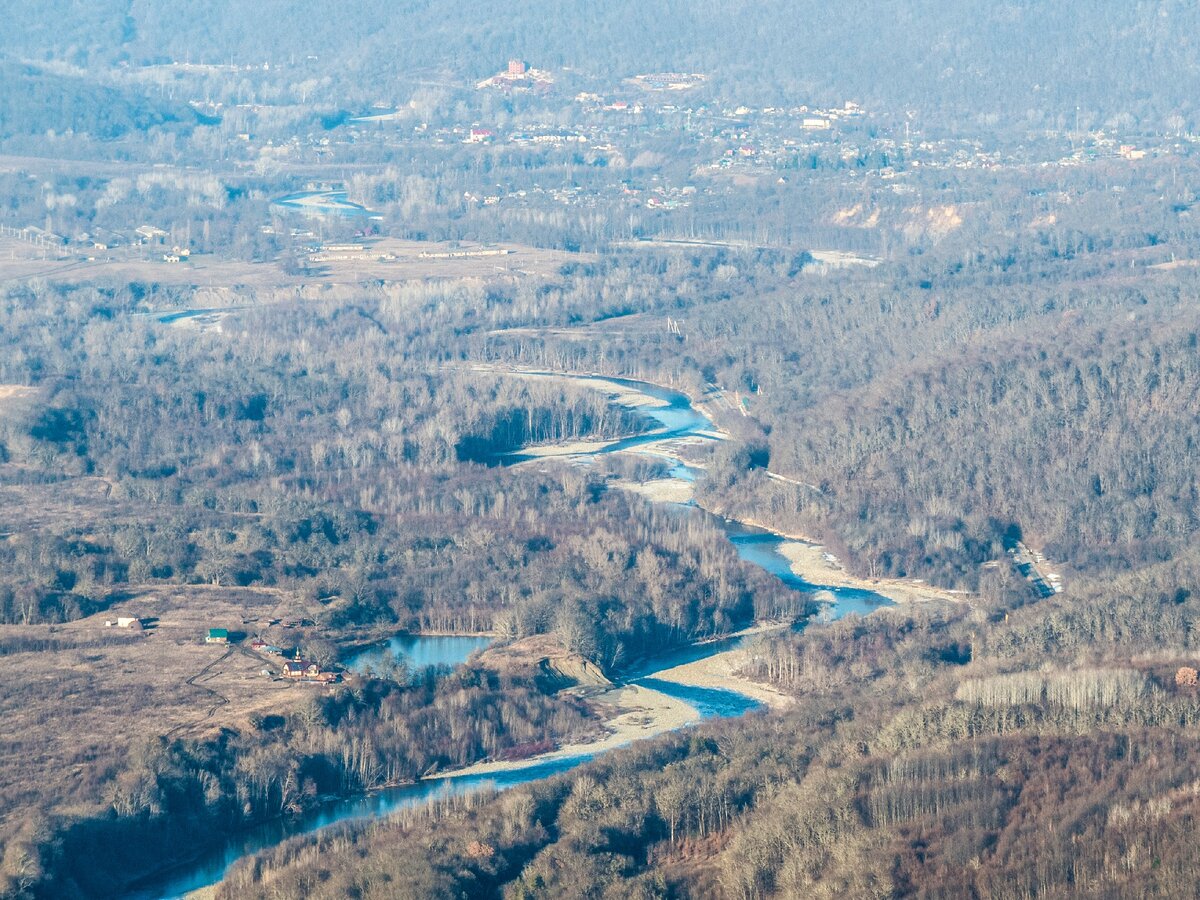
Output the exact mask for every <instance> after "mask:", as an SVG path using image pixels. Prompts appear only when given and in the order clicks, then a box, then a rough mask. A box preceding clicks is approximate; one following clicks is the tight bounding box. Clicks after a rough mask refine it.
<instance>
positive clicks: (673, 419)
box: [130, 373, 891, 900]
mask: <svg viewBox="0 0 1200 900" xmlns="http://www.w3.org/2000/svg"><path fill="white" fill-rule="evenodd" d="M523 374H524V375H525V376H526V377H537V375H538V374H539V373H523ZM540 374H544V375H545V376H547V377H561V376H558V375H557V374H556V373H540ZM572 378H573V379H574V380H578V381H584V382H591V383H592V386H594V387H596V388H598V389H606V388H609V387H611V388H612V390H613V392H614V394H616V395H620V394H622V393H624V394H625V395H627V396H629V395H633V396H636V395H639V394H640V395H642V398H641V400H642V402H640V403H638V405H637V407H636V408H637V409H638V410H639V411H641V412H643V413H645V414H646V415H648V416H650V417H651V418H652V419H654V420H655V421H656V422H657V423H658V424H659V427H658V428H656V429H655V430H654V431H651V432H648V433H646V434H640V435H637V436H634V437H629V438H625V439H623V440H618V441H614V442H613V443H610V444H608V445H605V446H603V447H600V448H598V449H592V450H589V451H586V452H581V453H572V454H570V458H571V459H572V460H573V461H576V462H580V463H582V464H586V463H587V462H588V461H589V458H595V457H597V456H600V455H603V454H608V453H620V452H625V451H635V450H636V451H639V452H644V453H651V454H654V453H656V452H657V450H658V448H657V447H651V446H650V445H662V444H664V443H669V442H671V441H681V440H688V441H695V440H718V439H719V438H720V435H719V432H717V431H716V427H715V425H714V423H713V422H712V421H711V420H710V419H708V418H707V417H706V416H705V415H704V414H703V413H701V412H700V411H699V410H697V409H696V408H695V407H694V406H693V405H692V403H691V401H690V400H689V399H688V398H687V396H686V395H684V394H682V393H679V392H678V391H673V390H670V389H668V388H664V387H660V386H658V385H654V384H650V383H647V382H641V381H633V380H630V379H620V378H603V377H599V376H572ZM645 398H651V400H652V402H654V403H656V404H657V405H645V402H646V401H645ZM614 402H618V401H617V400H614ZM623 405H624V404H623ZM630 405H631V406H632V404H630ZM660 455H662V454H660ZM533 458H535V457H534V456H533V455H523V454H513V455H510V456H509V457H507V458H506V459H505V460H503V464H515V463H519V462H523V461H527V460H529V459H533ZM668 458H669V457H668ZM670 462H671V467H670V471H669V474H668V477H669V478H671V479H675V480H679V481H683V482H691V481H695V479H696V478H697V476H698V474H699V472H698V470H696V469H694V468H692V467H690V466H688V465H686V464H684V463H682V462H679V461H677V460H674V459H670ZM674 505H676V506H681V507H682V506H691V505H693V504H691V503H690V502H688V503H679V504H674ZM703 514H704V515H709V516H712V519H713V521H714V522H715V523H716V524H718V525H719V526H720V527H721V528H722V530H724V532H725V534H726V535H727V536H728V537H729V540H730V541H731V542H732V543H733V545H734V547H735V548H736V549H737V552H738V555H739V556H740V557H741V558H742V559H744V560H746V561H747V562H749V563H752V564H754V565H757V566H760V567H761V568H763V569H765V570H766V571H767V572H770V573H771V574H772V575H775V576H776V577H778V578H779V579H780V580H781V581H783V582H784V583H786V584H787V585H789V586H790V587H794V588H796V589H798V590H806V591H822V592H825V591H828V594H823V596H826V597H827V598H831V602H830V603H829V605H828V607H827V610H826V615H827V616H828V617H833V618H836V617H839V616H842V615H845V614H847V613H851V612H854V613H859V614H865V613H868V612H870V611H871V610H873V609H878V608H879V607H880V606H885V605H889V604H890V603H891V601H890V600H888V599H887V598H885V597H883V596H881V595H879V594H876V593H873V592H871V591H867V590H860V589H855V588H842V587H827V586H824V585H819V584H812V583H809V582H806V581H804V580H803V579H801V578H800V577H798V576H797V575H796V574H794V573H793V571H792V568H791V566H790V565H789V563H788V561H787V559H786V558H785V557H784V556H783V555H782V554H781V553H780V547H781V546H782V545H783V544H784V542H785V541H787V540H790V539H788V538H785V537H783V536H782V535H778V534H775V533H774V532H770V531H767V530H764V529H761V528H754V527H751V526H748V525H745V524H742V523H739V522H734V521H731V520H728V519H724V518H722V517H720V516H715V515H712V514H711V513H706V512H705V513H703ZM742 640H744V639H743V638H738V637H734V638H728V639H725V640H720V641H712V642H708V643H704V644H697V645H693V646H691V647H684V648H680V649H677V650H675V651H673V652H671V653H668V654H664V655H663V656H660V657H656V658H654V659H652V660H648V661H647V662H646V663H644V664H643V665H642V666H640V667H638V668H637V669H636V670H635V671H633V672H631V673H628V674H627V677H626V679H625V683H627V684H635V685H638V686H640V687H642V688H646V689H649V690H652V691H657V692H659V693H662V694H666V695H668V696H670V697H673V698H675V699H677V700H682V701H683V702H685V703H687V704H688V705H690V706H691V707H692V708H694V709H695V710H696V712H697V713H698V714H699V718H701V719H707V718H724V717H730V716H739V715H742V714H743V713H746V712H749V711H750V710H753V709H756V708H758V707H759V705H760V704H759V703H758V701H756V700H754V699H751V698H750V697H747V696H745V695H743V694H740V693H737V692H735V691H731V690H722V689H717V688H708V687H696V686H693V685H687V684H681V683H678V682H675V681H672V680H670V678H659V677H656V676H657V675H659V674H660V673H664V672H666V671H667V670H669V669H672V668H674V667H676V666H679V665H682V664H684V663H688V662H693V661H695V660H698V659H704V658H707V657H709V656H713V655H715V654H717V653H721V652H724V651H727V650H731V649H734V648H736V647H737V646H738V645H739V644H740V643H741V642H742ZM488 642H489V639H488V638H486V637H477V636H465V637H423V636H416V635H399V636H397V637H395V638H393V639H392V640H391V641H390V642H389V643H388V644H385V645H381V646H378V647H374V648H370V649H368V650H366V651H363V652H361V653H359V654H357V655H356V656H355V657H353V658H352V659H351V660H349V661H348V662H349V663H350V666H351V668H354V669H356V670H359V671H361V670H363V669H365V668H367V667H370V666H375V667H379V666H382V665H385V664H387V663H388V662H389V661H390V660H392V659H398V658H403V659H404V660H405V661H406V662H407V663H408V664H409V665H410V666H412V667H414V668H421V667H423V666H425V665H436V664H450V665H454V664H459V663H462V662H464V661H466V659H467V657H468V656H470V654H471V653H473V652H475V651H476V650H479V649H482V648H483V647H484V646H486V645H487V643H488ZM594 755H595V754H593V753H578V754H574V755H569V756H566V757H557V758H553V759H549V760H545V761H538V760H532V761H530V763H529V764H528V765H525V766H524V767H518V768H514V769H512V770H509V771H490V772H487V773H484V774H464V775H458V776H456V775H445V776H439V777H433V778H427V779H425V780H423V781H421V782H419V783H417V784H411V785H402V786H400V787H394V788H388V789H385V790H381V791H377V792H374V793H371V794H368V795H366V796H360V797H354V798H350V799H339V800H332V801H330V802H329V803H327V804H325V805H323V806H321V807H318V808H317V809H314V810H310V811H309V812H308V813H306V814H304V815H302V816H299V817H296V818H292V819H288V820H274V821H271V822H267V823H265V824H263V825H260V826H257V827H254V828H249V829H246V830H244V831H241V832H238V833H235V834H231V835H229V837H228V839H227V841H226V842H225V844H224V845H223V846H221V847H218V848H215V849H213V850H212V851H210V852H208V853H206V854H204V855H203V856H201V857H199V858H197V859H195V860H193V861H192V862H191V863H188V864H187V865H185V866H181V867H180V868H178V869H176V870H174V871H173V872H169V873H167V874H165V875H163V876H160V877H157V878H155V879H154V880H153V881H150V880H147V881H146V882H144V886H143V887H142V888H141V889H139V890H137V891H135V892H134V893H132V894H130V896H132V897H136V898H138V900H157V898H163V897H180V896H183V895H185V894H188V893H190V892H192V891H195V890H199V889H201V888H205V887H208V886H210V885H213V884H216V883H217V882H219V881H220V880H221V879H222V878H223V877H224V876H225V873H226V871H228V869H229V867H230V866H231V865H233V863H235V862H237V861H238V860H239V859H241V858H242V857H244V856H246V855H249V854H253V853H257V852H260V851H262V850H266V849H269V848H271V847H273V846H275V845H276V844H279V843H281V842H283V841H284V840H286V839H287V838H289V837H293V836H295V835H300V834H307V833H310V832H313V831H317V830H319V829H321V828H326V827H329V826H331V825H336V824H338V823H342V822H348V821H352V820H361V819H369V818H375V817H379V816H386V815H387V814H389V813H391V812H393V811H395V810H399V809H403V808H406V807H412V806H416V805H419V804H424V803H427V802H429V801H431V800H436V799H439V798H444V797H449V796H454V795H460V794H467V793H471V792H474V791H479V790H484V789H493V790H503V789H505V788H509V787H515V786H517V785H521V784H529V783H530V782H534V781H539V780H541V779H544V778H549V777H551V776H553V775H558V774H560V773H562V772H566V771H568V770H570V769H573V768H575V767H576V766H579V765H582V764H583V763H585V762H587V761H588V760H590V759H592V758H593V757H594Z"/></svg>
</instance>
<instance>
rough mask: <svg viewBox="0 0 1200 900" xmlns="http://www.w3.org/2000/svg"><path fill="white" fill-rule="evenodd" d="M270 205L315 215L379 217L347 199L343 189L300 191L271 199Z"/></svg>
mask: <svg viewBox="0 0 1200 900" xmlns="http://www.w3.org/2000/svg"><path fill="white" fill-rule="evenodd" d="M271 205H272V206H282V207H283V208H285V209H291V210H295V211H297V212H302V213H307V214H309V215H317V216H320V215H331V216H346V217H348V218H360V217H366V218H376V219H377V218H380V216H379V214H378V213H375V212H372V211H371V210H369V209H367V208H366V207H365V206H363V205H362V204H359V203H352V202H350V201H349V200H347V199H346V192H345V191H300V192H298V193H295V194H288V195H287V196H286V197H280V198H279V199H278V200H272V201H271Z"/></svg>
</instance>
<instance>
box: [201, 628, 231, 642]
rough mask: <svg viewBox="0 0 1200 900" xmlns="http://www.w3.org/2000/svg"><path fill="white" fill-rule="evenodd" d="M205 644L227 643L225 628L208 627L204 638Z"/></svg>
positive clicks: (227, 637) (227, 634) (227, 633)
mask: <svg viewBox="0 0 1200 900" xmlns="http://www.w3.org/2000/svg"><path fill="white" fill-rule="evenodd" d="M204 643H206V644H228V643H229V631H228V630H227V629H225V628H210V629H208V634H207V635H206V636H205V638H204Z"/></svg>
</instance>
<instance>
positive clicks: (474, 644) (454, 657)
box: [342, 634, 495, 672]
mask: <svg viewBox="0 0 1200 900" xmlns="http://www.w3.org/2000/svg"><path fill="white" fill-rule="evenodd" d="M493 641H495V638H492V637H488V636H487V635H457V634H455V635H423V634H398V635H396V636H395V637H393V638H392V639H391V640H389V641H388V642H387V643H385V644H379V645H377V646H374V647H368V648H367V649H365V650H359V651H358V652H356V653H355V654H353V655H352V656H350V657H348V658H347V659H345V660H344V661H343V663H342V664H343V665H344V666H346V668H348V669H350V671H352V672H366V671H367V670H368V669H372V670H374V671H376V672H379V671H384V670H386V669H387V668H390V667H391V665H392V664H393V663H394V662H397V661H401V660H402V661H404V662H405V663H407V664H408V667H409V669H410V670H412V671H414V672H416V671H419V670H421V669H427V668H429V667H430V666H461V665H462V664H463V663H465V662H466V661H467V660H468V659H470V657H471V654H472V653H475V652H476V651H478V650H483V649H484V648H486V647H489V646H491V644H492V642H493Z"/></svg>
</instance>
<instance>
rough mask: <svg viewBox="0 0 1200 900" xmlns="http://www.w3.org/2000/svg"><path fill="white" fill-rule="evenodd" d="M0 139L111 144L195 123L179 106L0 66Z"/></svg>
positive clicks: (71, 79)
mask: <svg viewBox="0 0 1200 900" xmlns="http://www.w3.org/2000/svg"><path fill="white" fill-rule="evenodd" d="M0 85H3V87H2V88H0V138H9V137H13V136H17V135H39V134H45V133H46V132H47V131H54V132H57V133H60V134H61V133H63V132H66V131H73V132H75V133H77V134H88V135H91V136H92V137H94V138H97V139H99V140H112V139H114V138H119V137H121V136H123V135H124V134H126V133H128V132H131V131H147V130H149V129H151V128H155V127H159V126H164V125H173V126H178V127H183V128H187V127H191V126H192V125H195V124H196V123H197V121H199V117H198V116H197V115H196V113H195V112H193V110H192V109H191V107H189V106H187V105H186V104H183V103H175V102H171V101H160V100H157V99H151V98H149V97H145V96H141V95H139V94H136V93H134V92H131V91H125V90H117V89H114V88H111V87H105V86H103V85H99V84H96V83H94V82H92V81H90V80H88V79H86V78H82V77H69V76H63V75H56V74H51V73H49V72H44V71H41V70H39V69H38V68H36V67H34V66H28V65H23V64H20V63H12V62H7V63H6V62H0Z"/></svg>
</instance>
